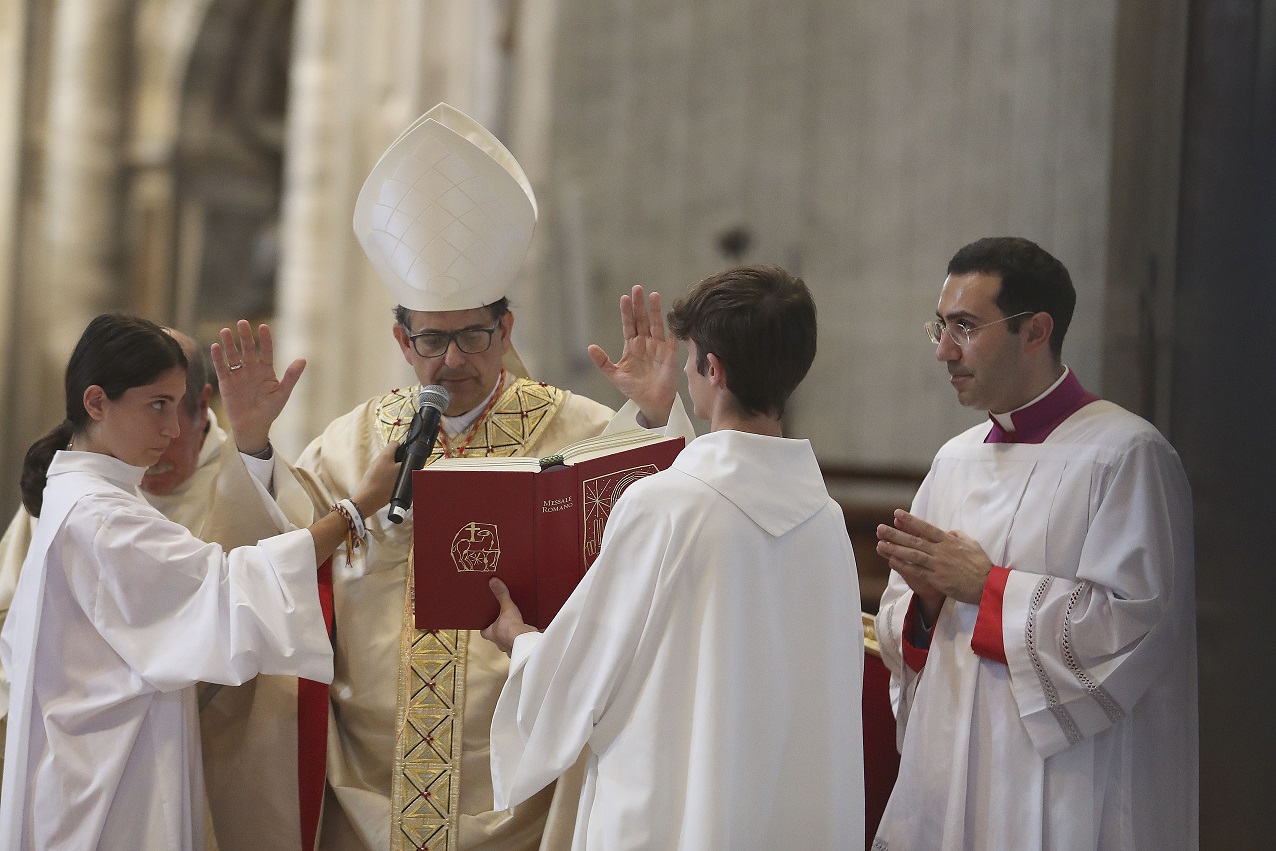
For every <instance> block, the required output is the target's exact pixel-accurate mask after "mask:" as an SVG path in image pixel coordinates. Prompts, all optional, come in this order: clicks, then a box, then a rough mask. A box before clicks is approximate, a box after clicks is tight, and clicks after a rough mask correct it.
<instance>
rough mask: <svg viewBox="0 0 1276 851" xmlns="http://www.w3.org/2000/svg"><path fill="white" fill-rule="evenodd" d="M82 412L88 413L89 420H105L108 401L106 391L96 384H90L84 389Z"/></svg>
mask: <svg viewBox="0 0 1276 851" xmlns="http://www.w3.org/2000/svg"><path fill="white" fill-rule="evenodd" d="M82 401H83V403H84V410H85V411H86V412H88V415H89V419H92V420H97V421H99V422H100V421H101V420H103V419H105V418H106V403H107V402H109V401H110V399H108V398H107V396H106V391H105V390H103V389H102V388H101V387H99V386H98V385H96V384H90V385H89V386H88V387H86V388H84V397H83V399H82Z"/></svg>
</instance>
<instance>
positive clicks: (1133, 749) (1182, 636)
mask: <svg viewBox="0 0 1276 851" xmlns="http://www.w3.org/2000/svg"><path fill="white" fill-rule="evenodd" d="M987 432H988V425H987V424H983V425H980V426H976V427H974V428H972V429H970V430H968V431H966V432H965V433H963V434H961V435H958V436H957V437H956V438H954V439H953V440H951V441H949V442H948V444H946V445H945V446H944V447H943V449H941V450H940V452H939V454H938V455H937V456H936V457H935V461H934V464H933V466H932V467H931V470H930V473H929V475H928V476H927V478H926V481H925V482H924V483H923V485H922V487H921V489H920V490H919V491H918V494H917V498H916V500H915V501H914V503H913V513H914V514H916V515H918V516H919V517H921V518H923V519H925V520H927V521H929V522H930V523H933V524H935V525H937V526H939V527H940V528H942V529H958V530H961V531H963V532H965V533H967V534H968V535H971V536H972V537H973V538H974V539H975V540H976V541H978V542H979V544H980V545H981V546H982V547H983V548H984V550H985V552H987V553H988V556H989V557H990V558H991V559H992V561H993V563H994V564H996V565H1000V566H1003V567H1006V568H1009V570H1010V572H1009V576H1008V580H1007V582H1006V587H1005V591H1004V595H1003V600H1002V620H1001V636H1002V640H1003V642H1004V645H1005V656H1006V660H1007V664H1003V663H1002V662H1000V661H996V660H993V659H989V658H984V657H983V656H980V655H977V654H975V653H974V652H973V651H972V649H971V638H972V634H973V631H974V627H975V623H976V620H977V617H978V615H979V606H976V605H972V604H968V603H959V602H955V601H953V600H948V601H946V602H945V604H944V607H943V609H942V611H941V613H940V615H939V618H938V620H937V621H936V624H935V627H934V632H933V635H932V638H931V644H930V649H929V655H928V657H927V658H926V661H925V664H924V667H923V668H922V671H921V673H920V674H918V673H917V672H915V671H913V670H912V669H911V668H910V667H908V665H906V664H905V662H904V660H903V657H902V649H901V648H902V630H903V624H904V617H905V613H906V611H907V609H908V606H909V602H910V600H911V598H912V593H911V592H910V591H909V589H908V587H907V586H906V585H905V583H904V582H903V580H902V579H901V578H900V577H899V575H898V574H894V573H893V574H892V575H891V581H890V584H889V585H888V587H887V590H886V593H885V594H884V595H883V597H882V607H881V613H880V614H879V615H878V618H877V632H878V639H879V641H880V642H881V647H882V658H883V660H885V661H886V663H887V665H888V666H889V667H890V668H891V671H892V674H893V679H892V685H893V692H894V693H893V697H894V698H895V699H896V700H897V707H896V710H897V717H898V722H899V723H898V730H899V737H900V745H901V753H902V758H901V764H900V771H899V780H898V782H897V783H896V786H895V790H894V792H893V794H892V796H891V800H890V803H889V804H888V806H887V809H886V813H885V815H884V816H883V819H882V825H881V828H880V829H879V831H878V837H877V840H876V843H875V844H874V845H873V848H874V849H882V851H911V849H917V848H933V849H967V848H968V849H987V848H1007V849H1009V848H1013V849H1024V851H1031V849H1051V848H1056V849H1073V848H1087V849H1093V848H1100V849H1144V848H1146V849H1157V851H1164V849H1178V848H1195V847H1196V845H1197V698H1196V633H1195V616H1196V615H1195V605H1194V601H1195V589H1194V569H1193V553H1192V512H1191V496H1190V493H1189V489H1188V483H1187V479H1186V476H1185V474H1184V472H1183V468H1182V465H1181V463H1180V462H1179V459H1178V456H1177V455H1176V454H1175V452H1174V450H1173V448H1171V447H1170V445H1169V444H1168V443H1167V442H1166V441H1165V439H1164V438H1162V437H1161V435H1160V434H1159V433H1158V432H1157V431H1156V429H1155V428H1153V427H1152V426H1151V425H1150V424H1148V423H1147V422H1145V421H1144V420H1142V419H1140V418H1138V417H1136V416H1134V415H1133V414H1130V413H1128V412H1127V411H1124V410H1122V409H1121V408H1119V407H1118V406H1116V405H1114V404H1112V403H1110V402H1105V401H1096V402H1092V403H1090V404H1088V405H1086V406H1085V407H1083V408H1081V409H1080V410H1079V411H1077V412H1076V413H1074V414H1072V415H1071V416H1070V417H1069V418H1068V419H1066V420H1065V421H1064V422H1063V423H1062V424H1061V425H1059V426H1058V427H1057V428H1056V429H1055V430H1054V431H1053V432H1051V433H1050V435H1049V437H1048V438H1047V439H1046V440H1045V442H1043V443H1040V444H1011V443H994V444H985V443H983V442H982V441H983V439H984V436H985V435H986V434H987ZM994 634H995V632H994Z"/></svg>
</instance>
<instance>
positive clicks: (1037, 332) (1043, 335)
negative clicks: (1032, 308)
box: [1020, 311, 1054, 352]
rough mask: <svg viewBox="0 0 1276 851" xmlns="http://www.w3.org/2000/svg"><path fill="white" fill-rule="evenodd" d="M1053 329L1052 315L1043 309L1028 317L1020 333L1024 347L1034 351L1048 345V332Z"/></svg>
mask: <svg viewBox="0 0 1276 851" xmlns="http://www.w3.org/2000/svg"><path fill="white" fill-rule="evenodd" d="M1053 331H1054V317H1053V316H1051V315H1050V314H1049V313H1046V312H1045V311H1039V312H1037V313H1034V314H1032V316H1029V317H1028V320H1027V321H1026V322H1025V323H1024V325H1023V328H1021V329H1020V334H1021V336H1022V337H1023V342H1024V348H1026V349H1027V350H1028V351H1030V352H1035V351H1038V350H1040V349H1041V348H1043V347H1045V348H1048V347H1049V346H1050V334H1051V333H1052V332H1053Z"/></svg>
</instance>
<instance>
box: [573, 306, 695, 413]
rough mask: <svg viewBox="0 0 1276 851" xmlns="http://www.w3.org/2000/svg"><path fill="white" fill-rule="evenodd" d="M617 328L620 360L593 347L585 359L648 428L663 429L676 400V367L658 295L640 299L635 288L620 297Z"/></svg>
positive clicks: (673, 341) (675, 345)
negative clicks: (622, 342) (621, 334)
mask: <svg viewBox="0 0 1276 851" xmlns="http://www.w3.org/2000/svg"><path fill="white" fill-rule="evenodd" d="M620 325H621V329H622V330H623V331H624V334H625V349H624V351H623V352H622V353H621V355H620V360H618V361H615V362H613V361H612V360H611V358H610V357H608V355H607V353H606V352H605V351H603V349H602V347H601V346H597V345H591V346H590V347H589V357H590V358H591V359H592V360H593V362H594V365H595V366H597V367H598V368H599V369H600V370H602V373H603V375H605V376H607V380H608V381H610V382H611V383H612V384H613V385H614V386H615V387H616V389H617V390H619V391H620V392H621V393H624V394H625V396H626V397H627V398H629V399H632V400H633V401H634V402H635V403H636V404H637V405H638V408H639V410H641V411H642V415H643V418H644V419H645V420H646V421H647V425H648V426H651V427H653V428H656V427H659V426H663V425H664V424H665V423H667V422H668V421H669V412H670V411H671V410H672V409H673V402H674V399H675V398H677V396H678V370H679V365H678V341H677V340H676V339H674V338H673V337H672V336H670V335H669V334H668V333H667V332H666V330H665V318H664V314H663V313H661V311H660V293H657V292H653V293H651V294H650V295H644V294H643V289H642V287H641V286H635V287H634V288H633V290H632V292H631V294H630V295H622V296H621V297H620Z"/></svg>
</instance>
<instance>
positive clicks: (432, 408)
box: [390, 384, 451, 523]
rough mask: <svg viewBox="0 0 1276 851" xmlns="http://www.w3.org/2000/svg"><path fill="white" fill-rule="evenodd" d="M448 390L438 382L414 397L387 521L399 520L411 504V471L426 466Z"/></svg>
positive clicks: (400, 452) (448, 400)
mask: <svg viewBox="0 0 1276 851" xmlns="http://www.w3.org/2000/svg"><path fill="white" fill-rule="evenodd" d="M450 401H451V400H450V399H449V397H448V392H447V390H445V389H444V388H442V387H440V386H439V385H438V384H431V385H430V386H429V387H422V388H421V394H420V395H419V396H417V399H416V415H415V416H414V417H412V424H411V425H410V426H408V433H407V435H406V436H404V438H403V445H402V446H400V447H399V461H400V465H399V478H398V479H396V480H395V482H394V496H393V497H392V498H391V499H390V522H391V523H402V522H403V517H404V515H406V514H407V513H408V509H409V508H411V507H412V472H413V471H414V470H419V469H421V468H422V467H424V466H425V462H426V459H428V458H429V457H430V452H431V451H432V450H433V449H434V441H435V439H436V438H437V437H438V436H439V418H440V417H442V416H443V412H444V411H445V410H447V406H448V402H450Z"/></svg>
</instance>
